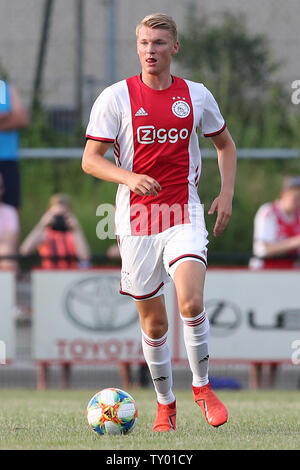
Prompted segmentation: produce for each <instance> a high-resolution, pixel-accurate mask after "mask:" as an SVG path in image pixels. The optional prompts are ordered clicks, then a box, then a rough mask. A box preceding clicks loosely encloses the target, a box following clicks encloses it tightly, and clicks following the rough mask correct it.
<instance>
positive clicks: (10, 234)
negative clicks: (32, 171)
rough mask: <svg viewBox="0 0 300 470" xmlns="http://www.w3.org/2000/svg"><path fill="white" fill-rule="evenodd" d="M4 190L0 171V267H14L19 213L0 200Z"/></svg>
mask: <svg viewBox="0 0 300 470" xmlns="http://www.w3.org/2000/svg"><path fill="white" fill-rule="evenodd" d="M4 191H5V187H4V181H3V177H2V174H1V173H0V269H16V265H17V264H16V260H15V259H13V257H14V256H16V254H17V252H18V241H19V214H18V211H17V210H16V209H15V207H13V206H11V205H9V204H6V203H5V202H3V201H2V196H3V193H4Z"/></svg>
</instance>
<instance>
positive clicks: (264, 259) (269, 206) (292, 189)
mask: <svg viewBox="0 0 300 470" xmlns="http://www.w3.org/2000/svg"><path fill="white" fill-rule="evenodd" d="M253 253H254V255H255V257H256V258H253V259H251V260H250V267H252V268H254V269H262V268H264V269H267V268H269V269H276V268H279V269H280V268H286V269H293V268H297V267H299V266H300V176H287V177H285V178H284V180H283V183H282V188H281V191H280V195H279V197H278V199H277V200H276V201H273V202H266V203H264V204H263V205H262V206H261V207H260V208H259V209H258V211H257V213H256V215H255V219H254V236H253Z"/></svg>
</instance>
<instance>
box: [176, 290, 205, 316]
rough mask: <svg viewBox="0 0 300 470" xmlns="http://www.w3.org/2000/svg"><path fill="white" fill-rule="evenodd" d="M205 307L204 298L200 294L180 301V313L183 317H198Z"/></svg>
mask: <svg viewBox="0 0 300 470" xmlns="http://www.w3.org/2000/svg"><path fill="white" fill-rule="evenodd" d="M203 309H204V306H203V298H202V296H200V295H195V296H193V297H190V298H189V299H185V300H184V301H182V302H181V303H180V313H181V315H182V316H183V317H188V318H190V317H196V316H197V315H199V313H201V312H203Z"/></svg>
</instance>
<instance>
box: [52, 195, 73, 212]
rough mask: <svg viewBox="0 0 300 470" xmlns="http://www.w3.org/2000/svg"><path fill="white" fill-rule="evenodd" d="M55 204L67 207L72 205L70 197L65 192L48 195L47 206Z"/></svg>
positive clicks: (69, 207)
mask: <svg viewBox="0 0 300 470" xmlns="http://www.w3.org/2000/svg"><path fill="white" fill-rule="evenodd" d="M56 204H61V205H62V206H65V207H66V208H67V209H71V207H72V203H71V198H70V197H69V196H68V195H67V194H64V193H56V194H53V196H51V197H50V199H49V207H52V206H54V205H56Z"/></svg>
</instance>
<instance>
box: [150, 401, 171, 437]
mask: <svg viewBox="0 0 300 470" xmlns="http://www.w3.org/2000/svg"><path fill="white" fill-rule="evenodd" d="M175 429H176V400H175V401H173V403H169V404H168V405H162V404H161V403H158V402H157V412H156V417H155V421H154V426H153V428H152V431H159V432H164V431H175Z"/></svg>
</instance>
